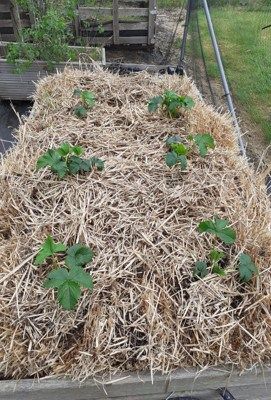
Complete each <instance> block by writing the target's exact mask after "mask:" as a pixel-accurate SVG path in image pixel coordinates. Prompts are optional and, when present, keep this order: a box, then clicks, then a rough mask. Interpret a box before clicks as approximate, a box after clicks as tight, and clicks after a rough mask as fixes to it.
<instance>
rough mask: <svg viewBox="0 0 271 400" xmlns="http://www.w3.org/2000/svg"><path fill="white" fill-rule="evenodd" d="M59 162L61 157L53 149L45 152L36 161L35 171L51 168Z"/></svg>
mask: <svg viewBox="0 0 271 400" xmlns="http://www.w3.org/2000/svg"><path fill="white" fill-rule="evenodd" d="M60 161H61V156H60V154H58V152H56V151H55V150H54V149H50V150H47V151H46V153H44V154H43V155H42V156H41V157H39V158H38V161H37V169H38V170H39V169H41V168H45V167H52V166H53V165H55V164H57V163H58V162H60Z"/></svg>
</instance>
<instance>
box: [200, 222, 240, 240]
mask: <svg viewBox="0 0 271 400" xmlns="http://www.w3.org/2000/svg"><path fill="white" fill-rule="evenodd" d="M228 225H229V221H228V220H226V219H219V218H216V217H215V218H214V220H213V221H212V220H206V221H202V222H201V223H200V224H199V226H198V229H199V231H200V233H204V232H208V233H212V234H214V235H215V236H217V237H219V239H221V240H222V242H224V243H225V244H233V243H234V242H235V240H236V232H235V231H234V230H233V229H232V228H229V227H228Z"/></svg>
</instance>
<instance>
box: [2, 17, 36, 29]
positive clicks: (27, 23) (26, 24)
mask: <svg viewBox="0 0 271 400" xmlns="http://www.w3.org/2000/svg"><path fill="white" fill-rule="evenodd" d="M20 24H21V28H26V27H29V26H30V20H28V19H21V20H20ZM0 28H14V23H13V21H12V20H11V19H0Z"/></svg>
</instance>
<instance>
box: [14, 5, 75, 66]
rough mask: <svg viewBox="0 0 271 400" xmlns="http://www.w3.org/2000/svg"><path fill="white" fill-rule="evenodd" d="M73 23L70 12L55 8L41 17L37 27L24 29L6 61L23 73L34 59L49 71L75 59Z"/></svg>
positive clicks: (50, 8) (37, 21)
mask: <svg viewBox="0 0 271 400" xmlns="http://www.w3.org/2000/svg"><path fill="white" fill-rule="evenodd" d="M70 21H71V17H70V15H69V14H67V11H66V13H64V12H63V10H62V12H60V10H59V9H58V8H57V7H55V6H54V7H49V9H48V10H46V11H45V13H44V14H40V15H38V18H37V20H36V24H35V26H33V27H31V28H26V29H23V30H22V32H21V40H20V41H19V42H18V43H10V44H9V45H8V47H7V61H8V63H10V64H12V65H14V70H15V72H17V73H22V72H24V71H25V70H27V69H28V68H29V67H30V66H31V65H32V63H33V62H34V61H35V60H43V61H45V62H46V64H47V68H48V70H52V69H53V68H54V66H55V64H56V63H58V62H61V61H68V60H75V59H76V57H77V55H76V52H75V51H74V50H71V49H70V48H69V42H70V41H71V40H72V38H73V34H72V32H71V29H70V27H69V22H70ZM21 60H23V61H21Z"/></svg>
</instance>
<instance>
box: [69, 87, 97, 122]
mask: <svg viewBox="0 0 271 400" xmlns="http://www.w3.org/2000/svg"><path fill="white" fill-rule="evenodd" d="M73 94H74V95H75V96H78V97H80V103H79V104H78V105H77V106H76V107H75V109H74V114H75V115H76V117H77V118H80V119H84V118H86V117H87V110H90V109H91V108H93V107H94V105H95V95H94V93H92V92H90V91H89V90H81V89H75V90H74V92H73Z"/></svg>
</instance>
